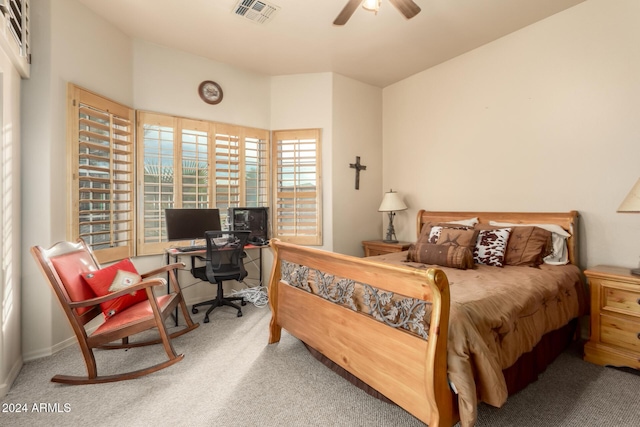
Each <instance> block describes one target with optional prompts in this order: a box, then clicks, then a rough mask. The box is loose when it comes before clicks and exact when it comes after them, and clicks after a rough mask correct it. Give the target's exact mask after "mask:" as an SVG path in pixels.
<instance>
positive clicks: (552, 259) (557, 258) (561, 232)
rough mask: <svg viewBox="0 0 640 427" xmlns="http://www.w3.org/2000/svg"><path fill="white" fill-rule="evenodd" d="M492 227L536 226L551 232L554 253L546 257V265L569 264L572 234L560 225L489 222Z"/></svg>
mask: <svg viewBox="0 0 640 427" xmlns="http://www.w3.org/2000/svg"><path fill="white" fill-rule="evenodd" d="M489 224H490V225H494V226H498V227H523V226H525V225H527V226H536V227H540V228H542V229H545V230H547V231H550V232H551V244H552V246H553V250H552V252H551V253H550V254H549V255H547V256H545V257H544V263H545V264H550V265H565V264H568V263H569V248H568V247H567V239H568V238H569V237H571V234H569V232H567V230H565V229H564V228H562V227H561V226H560V225H558V224H544V223H541V224H512V223H508V222H497V221H489Z"/></svg>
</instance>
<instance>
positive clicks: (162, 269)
mask: <svg viewBox="0 0 640 427" xmlns="http://www.w3.org/2000/svg"><path fill="white" fill-rule="evenodd" d="M184 267H185V263H184V262H176V263H173V264H167V265H164V266H162V267H160V268H156V269H155V270H151V271H148V272H146V273H144V274H141V275H140V277H142V278H143V279H145V278H147V277H151V276H155V275H158V274H161V273H166V272H167V271H169V270H177V269H181V268H184Z"/></svg>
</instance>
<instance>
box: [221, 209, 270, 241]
mask: <svg viewBox="0 0 640 427" xmlns="http://www.w3.org/2000/svg"><path fill="white" fill-rule="evenodd" d="M228 214H229V217H228V222H229V228H230V229H231V230H236V231H250V232H251V233H250V234H249V243H250V244H252V245H254V246H265V245H266V244H268V243H269V208H267V207H236V208H229V212H228Z"/></svg>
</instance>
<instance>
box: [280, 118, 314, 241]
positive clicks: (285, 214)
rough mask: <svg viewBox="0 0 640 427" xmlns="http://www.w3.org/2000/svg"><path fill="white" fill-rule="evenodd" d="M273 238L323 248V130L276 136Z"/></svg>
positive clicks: (293, 132) (307, 130)
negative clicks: (321, 154) (321, 161)
mask: <svg viewBox="0 0 640 427" xmlns="http://www.w3.org/2000/svg"><path fill="white" fill-rule="evenodd" d="M273 141H274V143H273V164H274V169H273V179H274V186H275V187H274V203H273V213H272V215H273V217H274V236H273V237H277V238H279V239H281V240H282V241H285V242H291V243H297V244H301V245H321V244H322V204H321V195H322V190H321V171H322V169H321V163H320V148H321V147H320V130H319V129H306V130H282V131H274V132H273Z"/></svg>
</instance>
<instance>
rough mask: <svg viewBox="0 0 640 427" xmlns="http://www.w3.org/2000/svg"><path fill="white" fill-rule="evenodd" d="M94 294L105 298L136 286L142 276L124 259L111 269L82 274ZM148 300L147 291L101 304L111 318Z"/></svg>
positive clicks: (104, 311) (107, 316) (128, 260)
mask: <svg viewBox="0 0 640 427" xmlns="http://www.w3.org/2000/svg"><path fill="white" fill-rule="evenodd" d="M82 277H83V278H84V279H85V280H86V281H87V283H88V284H89V286H90V287H91V289H93V292H95V294H96V295H97V296H104V295H107V294H109V293H111V292H116V291H118V290H120V289H122V288H124V287H128V286H132V285H135V284H136V283H138V282H139V281H140V275H139V274H138V271H137V270H136V268H135V266H134V265H133V263H132V262H131V260H130V259H123V260H122V261H119V262H117V263H115V264H113V265H110V266H109V267H105V268H103V269H100V270H97V271H89V272H86V273H82ZM146 300H147V293H146V292H145V291H136V292H133V293H132V294H129V295H124V296H121V297H118V298H115V299H113V300H110V301H107V302H103V303H102V304H100V308H101V309H102V313H103V314H104V316H105V317H106V318H109V317H111V316H113V315H115V314H117V313H120V312H121V311H122V310H124V309H126V308H127V307H131V306H132V305H134V304H137V303H139V302H141V301H146Z"/></svg>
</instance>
